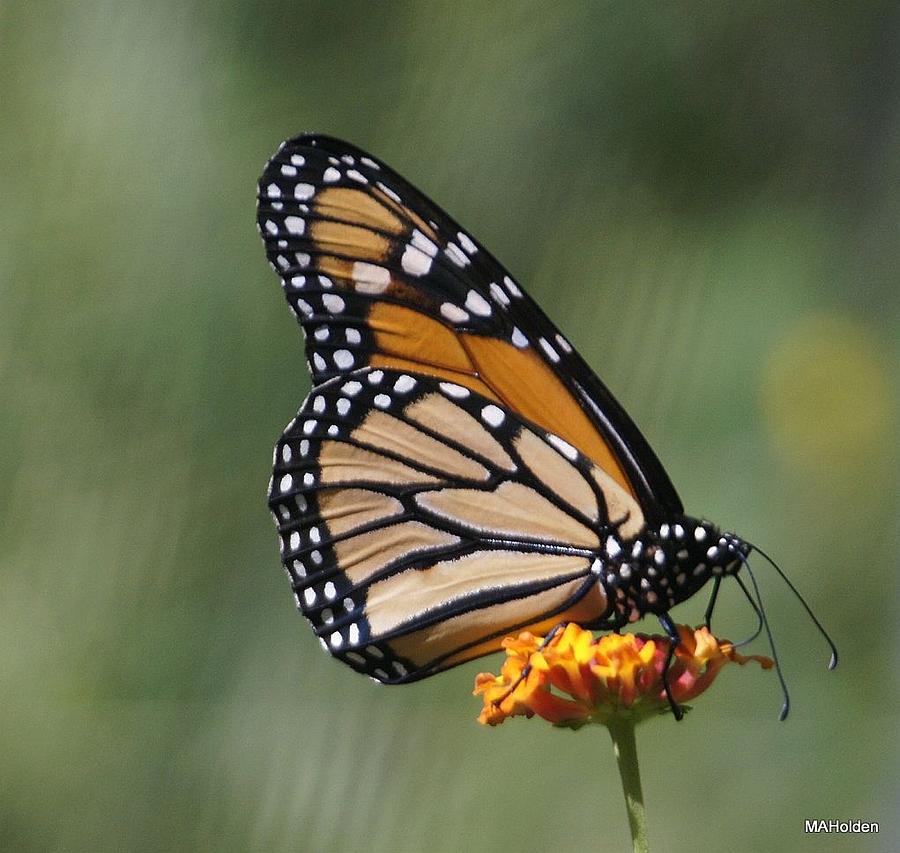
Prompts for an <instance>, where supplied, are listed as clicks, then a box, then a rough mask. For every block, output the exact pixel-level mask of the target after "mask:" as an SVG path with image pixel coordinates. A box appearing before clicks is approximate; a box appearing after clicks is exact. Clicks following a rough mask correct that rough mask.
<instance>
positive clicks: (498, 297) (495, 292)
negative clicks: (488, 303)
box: [490, 282, 509, 307]
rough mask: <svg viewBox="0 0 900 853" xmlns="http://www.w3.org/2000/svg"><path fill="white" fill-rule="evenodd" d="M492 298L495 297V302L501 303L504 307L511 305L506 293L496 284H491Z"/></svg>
mask: <svg viewBox="0 0 900 853" xmlns="http://www.w3.org/2000/svg"><path fill="white" fill-rule="evenodd" d="M490 290H491V296H493V297H494V301H495V302H499V303H500V304H501V305H503V306H504V307H505V306H507V305H509V297H508V296H507V295H506V291H505V290H504V289H503V288H502V287H500V285H499V284H497V283H496V282H491V287H490Z"/></svg>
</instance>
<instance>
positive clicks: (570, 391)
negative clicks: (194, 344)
mask: <svg viewBox="0 0 900 853" xmlns="http://www.w3.org/2000/svg"><path fill="white" fill-rule="evenodd" d="M258 195H259V204H258V225H259V229H260V233H261V235H262V237H263V240H264V242H265V245H266V252H267V255H268V258H269V261H270V263H271V264H272V267H273V269H274V270H275V271H276V273H277V274H278V276H279V277H280V278H281V281H282V285H283V287H284V290H285V295H286V297H287V300H288V304H289V305H290V307H291V310H292V311H293V312H294V314H295V316H296V317H297V319H298V320H299V322H300V323H301V324H302V326H303V329H304V332H305V334H306V350H307V359H308V362H309V369H310V371H311V373H312V377H313V383H314V385H318V384H321V383H323V382H327V381H328V380H330V379H333V378H334V377H338V376H344V375H348V374H350V373H352V372H353V371H356V370H358V369H360V368H363V367H376V368H391V369H394V370H400V371H405V372H407V373H418V374H423V375H430V376H433V377H435V378H437V379H442V380H445V381H449V382H452V383H454V384H457V385H460V386H462V387H466V388H468V389H469V390H471V391H473V392H475V393H477V394H479V395H481V396H482V397H485V398H487V399H488V400H491V401H492V402H494V403H495V404H496V405H498V406H500V407H501V408H503V409H505V410H507V411H510V412H516V413H518V414H519V415H520V416H521V417H523V418H525V419H526V420H528V421H530V422H531V423H533V424H535V425H537V426H539V427H541V428H543V429H545V430H547V431H549V432H551V433H553V434H555V435H557V436H559V437H560V438H562V439H564V440H565V441H566V442H568V443H569V444H571V445H572V446H573V447H576V448H578V450H579V451H580V452H581V453H583V454H584V455H585V456H587V457H588V458H590V459H592V460H593V461H594V462H595V463H596V464H597V465H598V466H600V467H601V468H602V469H603V470H604V471H606V472H607V474H609V476H610V477H611V478H612V479H613V480H614V481H615V482H617V483H618V484H619V485H620V486H621V487H622V488H624V489H625V490H626V491H628V492H630V493H631V494H632V495H633V496H634V497H635V498H636V500H637V501H638V502H639V503H640V504H641V507H642V510H643V512H644V515H645V516H646V517H647V518H648V519H649V518H661V517H667V516H669V515H672V514H678V513H680V512H681V509H682V508H681V502H680V500H679V498H678V495H677V494H676V492H675V489H674V487H673V486H672V484H671V482H670V481H669V478H668V476H667V475H666V473H665V471H664V470H663V468H662V466H661V465H660V463H659V461H658V460H657V458H656V456H655V455H654V453H653V451H652V450H651V449H650V447H649V445H648V444H647V442H646V441H645V440H644V438H643V437H642V436H641V434H640V432H639V431H638V430H637V428H636V427H635V425H634V424H633V423H632V421H631V419H630V418H629V417H628V415H627V414H626V413H625V411H624V410H623V409H622V407H621V406H620V405H619V404H618V403H617V402H616V400H615V399H614V398H613V396H612V394H611V393H610V392H609V391H608V390H607V388H606V387H605V386H604V385H603V383H602V382H601V381H600V380H599V379H598V378H597V377H596V375H595V374H594V373H593V372H592V371H591V369H590V368H589V367H588V366H587V365H586V364H585V362H584V360H583V359H582V358H581V357H580V356H579V354H578V353H577V352H576V351H575V350H574V349H573V348H572V346H571V345H570V344H569V343H568V341H567V340H566V339H565V338H564V337H563V336H562V334H560V332H559V331H558V329H557V328H556V327H555V326H554V325H553V324H552V323H551V322H550V320H549V319H548V318H547V317H546V315H545V314H544V313H543V311H541V309H540V308H539V307H538V306H537V305H536V304H535V302H534V301H533V300H532V299H530V298H529V296H528V295H527V294H526V293H525V292H524V290H523V289H522V287H521V286H520V285H519V284H518V283H517V282H516V281H514V279H513V278H512V277H511V276H510V275H509V273H508V272H507V271H506V270H505V269H504V268H503V267H502V266H501V265H500V263H499V262H497V261H496V260H495V259H494V258H493V257H492V256H491V255H490V253H488V252H487V251H486V250H485V249H484V248H483V247H482V246H481V245H480V244H479V243H478V242H477V241H476V240H475V239H474V238H473V237H471V236H470V235H469V234H468V233H467V232H466V231H465V230H463V229H462V228H461V227H460V226H459V225H458V224H457V223H456V222H454V221H453V219H451V218H450V217H449V216H448V215H447V214H446V213H445V212H444V211H443V210H441V209H440V208H439V207H438V206H437V205H436V204H434V203H433V202H432V201H430V200H429V199H428V198H426V197H425V196H424V195H423V194H422V193H421V192H419V191H418V190H417V189H415V187H413V186H412V185H411V184H410V183H409V182H407V181H406V180H404V179H403V178H402V177H400V176H399V175H398V174H397V173H396V172H394V171H393V170H392V169H390V168H389V167H388V166H386V165H385V164H384V163H381V162H380V161H378V160H377V159H375V158H374V157H372V156H371V155H369V154H367V153H365V152H364V151H361V150H360V149H358V148H356V147H354V146H352V145H350V144H348V143H346V142H341V141H340V140H337V139H333V138H330V137H327V136H321V135H315V134H307V135H303V136H298V137H296V138H295V139H292V140H290V141H288V142H285V143H284V144H283V145H282V146H281V148H280V149H279V150H278V152H277V153H276V154H275V155H274V157H273V158H272V159H271V160H270V161H269V163H268V164H267V165H266V168H265V170H264V172H263V175H262V178H261V179H260V183H259V190H258ZM607 328H608V329H614V326H612V325H609V326H607Z"/></svg>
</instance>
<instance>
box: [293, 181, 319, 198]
mask: <svg viewBox="0 0 900 853" xmlns="http://www.w3.org/2000/svg"><path fill="white" fill-rule="evenodd" d="M315 194H316V188H315V187H314V186H313V185H312V184H297V186H295V187H294V198H295V199H297V201H306V200H307V199H310V198H312V197H313V196H314V195H315Z"/></svg>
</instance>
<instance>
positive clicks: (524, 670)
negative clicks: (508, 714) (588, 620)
mask: <svg viewBox="0 0 900 853" xmlns="http://www.w3.org/2000/svg"><path fill="white" fill-rule="evenodd" d="M568 624H569V623H568V622H558V623H557V624H556V625H554V626H553V627H552V628H551V629H550V630H549V631H548V632H547V635H546V636H545V637H544V639H543V640H542V641H541V644H540V645H539V646H538V647H537V649H536V650H535V651H534V652H532V654H537V653H538V652H542V651H544V649H546V648H547V646H549V645H550V643H552V642H553V638H554V637H556V635H557V634H558V633H559V632H560V631H562V629H563V628H565V627H566V625H568ZM530 672H531V664H530V663H526V664H525V666H524V667H522V672H520V673H519V677H518V678H517V679H516V680H515V681H514V682H513V683H512V685H511V686H510V688H509V690H507V691H506V693H504V694H503V695H502V696H501V697H500V698H499V699H495V700H494V701H493V703H492V704H493V705H494V707H495V708H499V707H500V704H501V703H502V702H505V701H506V700H507V699H508V698H509V697H510V696H512V694H513V693H514V692H515V689H516V688H517V687H518V686H519V685H520V684H521V683H522V682H523V681H524V680H525V679H526V678H528V674H529V673H530Z"/></svg>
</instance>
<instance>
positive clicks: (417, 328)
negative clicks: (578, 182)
mask: <svg viewBox="0 0 900 853" xmlns="http://www.w3.org/2000/svg"><path fill="white" fill-rule="evenodd" d="M258 224H259V230H260V233H261V235H262V236H263V239H264V242H265V245H266V250H267V255H268V258H269V261H270V263H271V265H272V267H273V269H274V270H275V271H276V273H277V274H278V275H279V277H280V279H281V281H282V287H283V288H284V292H285V296H286V298H287V301H288V305H289V307H290V309H291V311H292V312H293V314H294V315H295V317H296V318H297V320H298V321H299V322H300V324H301V325H302V327H303V330H304V332H305V335H306V352H307V361H308V365H309V369H310V372H311V374H312V377H313V389H312V391H311V392H310V395H309V396H308V398H307V399H306V401H305V402H304V403H303V405H302V407H301V409H300V411H299V412H298V414H297V417H296V418H295V419H294V420H293V421H292V422H291V423H290V424H289V425H288V427H287V429H286V430H285V432H284V434H283V435H282V437H281V439H280V441H279V442H278V444H277V446H276V448H275V462H274V472H273V478H272V483H271V486H270V490H269V504H270V507H271V509H272V512H273V515H274V517H275V520H276V523H277V525H278V530H279V537H280V542H281V551H282V562H283V564H284V567H285V569H286V571H287V573H288V576H289V578H290V581H291V584H292V586H293V589H294V592H295V596H296V598H297V603H298V606H299V608H300V610H301V611H302V612H303V613H304V615H305V616H306V617H307V618H308V619H309V620H310V622H311V623H312V625H313V628H314V630H315V632H316V634H317V635H318V637H319V639H320V641H321V643H322V644H323V646H324V647H325V648H326V649H327V650H328V651H329V652H330V653H331V654H333V655H334V656H336V657H338V658H339V659H341V660H343V661H344V662H345V663H347V664H348V665H350V666H351V667H353V668H354V669H356V670H357V671H360V672H363V673H365V674H367V675H370V676H371V677H373V678H375V679H377V680H379V681H382V682H385V683H398V682H405V681H413V680H416V679H419V678H424V677H426V676H429V675H432V674H434V673H436V672H440V671H441V670H444V669H447V668H448V667H450V666H454V665H456V664H458V663H462V662H464V661H466V660H471V659H472V658H475V657H478V656H480V655H484V654H488V653H490V652H493V651H496V650H498V649H499V647H500V640H501V639H502V637H503V636H505V635H506V634H508V633H510V632H515V631H517V630H522V629H530V630H532V631H535V632H536V633H539V632H541V631H547V630H550V629H552V628H553V626H555V625H556V624H558V623H560V622H562V621H574V622H578V623H579V624H582V625H586V626H591V627H596V628H618V627H621V626H622V625H624V624H625V623H626V622H627V621H629V620H634V619H636V618H639V617H640V616H642V615H644V614H647V613H654V614H657V615H659V616H660V618H661V619H665V620H667V619H668V615H667V614H668V610H669V608H671V607H673V606H675V605H676V604H678V603H679V602H681V601H684V600H685V599H687V598H689V597H690V596H691V595H693V594H694V593H695V592H696V591H697V590H699V588H700V587H701V586H702V585H703V584H704V583H705V582H706V581H708V580H709V579H710V578H715V577H717V576H721V575H723V574H733V573H735V572H736V571H737V569H738V568H740V566H741V563H742V560H743V558H744V557H746V555H747V553H748V552H749V550H750V549H749V546H748V545H746V544H745V543H743V542H741V540H739V539H737V538H736V537H733V536H731V535H730V534H722V533H720V532H719V530H718V529H717V528H716V527H715V526H714V525H711V524H709V523H707V522H701V521H698V520H697V519H694V518H691V517H688V516H686V515H685V514H684V510H683V507H682V504H681V501H680V499H679V497H678V495H677V493H676V491H675V489H674V487H673V486H672V484H671V482H670V481H669V478H668V476H667V475H666V473H665V471H664V469H663V467H662V465H661V464H660V462H659V460H658V459H657V458H656V456H655V454H654V453H653V451H652V450H651V449H650V447H649V445H648V444H647V442H646V441H645V439H644V438H643V436H642V435H641V433H640V432H639V431H638V429H637V427H636V426H635V425H634V423H633V422H632V421H631V419H630V418H629V417H628V415H627V414H626V413H625V411H624V409H623V408H622V407H621V406H620V405H619V403H618V402H617V401H616V400H615V398H614V397H613V395H612V394H611V393H610V391H609V390H608V389H607V388H606V386H605V385H604V384H603V383H602V382H601V381H600V380H599V379H598V378H597V377H596V375H595V374H594V373H593V372H592V371H591V370H590V368H589V367H588V366H587V365H586V364H585V362H584V361H583V359H582V358H581V357H580V356H579V354H578V353H577V351H575V349H574V348H573V347H572V345H571V344H570V343H569V342H568V340H567V339H566V338H565V337H564V336H563V335H562V334H561V333H560V332H559V331H558V330H557V329H556V327H555V326H554V325H553V324H552V323H551V321H550V320H549V319H548V318H547V316H546V315H545V314H544V313H543V312H542V311H541V309H540V308H539V307H538V306H537V305H536V304H535V303H534V301H533V300H531V299H530V297H529V296H528V295H527V293H525V291H524V290H523V288H522V287H521V286H520V285H519V284H518V283H517V282H516V281H515V280H514V279H513V278H512V277H511V276H510V275H509V273H508V272H507V271H506V270H505V269H504V268H503V267H502V266H501V265H500V264H499V262H497V261H496V260H495V259H494V258H493V257H492V256H491V255H490V254H489V253H488V252H487V251H486V250H485V249H484V248H483V247H482V246H480V245H479V244H478V243H477V242H476V241H475V240H474V239H473V238H472V237H471V236H470V235H469V234H468V233H467V232H466V231H465V230H463V229H462V228H461V227H460V226H459V225H458V224H457V223H455V222H454V221H453V220H452V219H451V218H450V217H449V216H448V215H447V214H446V213H445V212H444V211H442V210H441V209H440V208H439V207H437V205H435V204H434V203H433V202H431V201H430V200H429V199H427V198H426V197H425V196H424V195H422V193H420V192H419V191H418V190H416V189H415V188H414V187H413V186H412V185H411V184H409V183H408V182H407V181H405V180H404V179H403V178H401V177H400V176H399V175H398V174H397V173H395V172H393V171H392V170H391V169H390V168H389V167H387V166H386V165H385V164H383V163H381V162H380V161H377V160H376V159H374V158H373V157H371V156H370V155H368V154H366V153H365V152H363V151H360V150H359V149H357V148H355V147H353V146H351V145H349V144H347V143H345V142H341V141H339V140H335V139H332V138H329V137H324V136H316V135H304V136H301V137H297V138H296V139H293V140H290V141H289V142H286V143H284V144H283V145H282V147H281V148H280V149H279V151H278V152H277V153H276V154H275V156H274V157H273V158H272V160H270V162H269V163H268V164H267V166H266V168H265V171H264V173H263V176H262V178H261V180H260V185H259V207H258ZM664 624H666V623H665V622H664Z"/></svg>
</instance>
